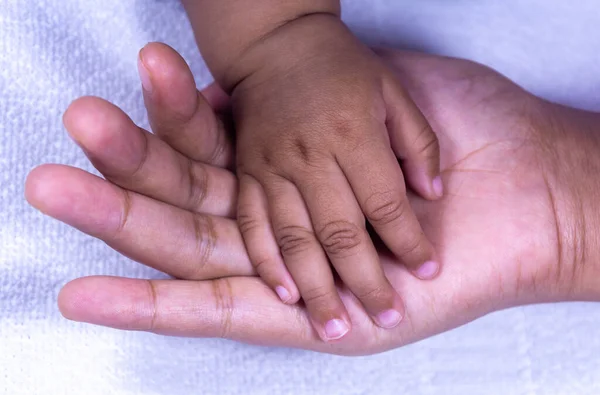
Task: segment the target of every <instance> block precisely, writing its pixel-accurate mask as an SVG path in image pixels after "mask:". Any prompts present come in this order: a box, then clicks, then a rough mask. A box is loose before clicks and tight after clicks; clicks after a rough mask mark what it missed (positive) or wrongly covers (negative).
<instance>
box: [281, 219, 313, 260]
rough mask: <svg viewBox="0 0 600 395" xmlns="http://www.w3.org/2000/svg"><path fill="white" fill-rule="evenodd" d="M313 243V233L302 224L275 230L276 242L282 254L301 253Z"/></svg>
mask: <svg viewBox="0 0 600 395" xmlns="http://www.w3.org/2000/svg"><path fill="white" fill-rule="evenodd" d="M313 243H314V235H313V233H312V232H311V231H310V230H308V229H306V228H304V227H302V226H296V225H290V226H284V227H282V228H280V229H279V230H278V231H277V244H278V245H279V249H280V250H281V253H282V255H283V256H289V255H296V254H300V253H303V252H305V251H307V250H308V249H309V248H310V247H311V245H312V244H313Z"/></svg>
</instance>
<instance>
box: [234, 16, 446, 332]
mask: <svg viewBox="0 0 600 395" xmlns="http://www.w3.org/2000/svg"><path fill="white" fill-rule="evenodd" d="M262 45H264V47H265V48H266V49H265V51H264V65H263V67H261V68H260V69H259V70H258V71H257V72H255V73H253V74H252V75H250V76H249V77H248V78H246V79H244V80H243V81H242V82H241V83H240V84H238V85H237V86H236V87H235V89H234V90H233V94H232V100H233V112H234V119H235V123H236V129H237V171H238V177H239V180H240V196H239V206H238V222H239V226H240V229H241V232H242V234H243V237H244V241H245V243H246V247H247V250H248V253H249V256H250V258H251V260H252V262H253V263H254V265H255V267H256V270H257V272H258V273H259V274H260V276H261V277H262V278H263V279H264V281H265V282H266V283H267V284H268V285H269V286H271V287H272V288H273V289H274V290H275V291H276V292H277V294H278V295H279V297H280V298H281V299H282V300H283V301H284V302H286V303H295V302H296V301H298V299H299V298H300V297H302V299H303V301H304V303H305V304H306V307H307V309H308V312H309V315H310V317H311V320H312V322H313V325H314V327H315V329H316V330H317V332H318V333H319V336H320V337H321V338H322V339H323V340H325V341H332V340H337V339H340V338H341V337H343V336H344V335H345V334H346V333H348V331H349V330H350V327H351V322H350V318H349V317H348V313H347V312H346V309H345V307H344V305H343V304H342V302H341V300H340V298H339V295H338V290H337V289H336V286H335V281H334V275H333V273H332V270H331V268H330V265H329V263H331V265H332V266H333V268H334V269H335V272H336V273H337V274H338V275H339V277H340V278H341V280H342V282H343V283H344V284H345V285H346V286H347V287H348V289H349V290H350V291H351V292H352V293H353V294H354V295H355V296H356V297H357V298H358V299H359V300H360V301H361V302H362V304H363V306H364V308H365V309H366V311H367V312H368V313H369V314H370V316H371V317H372V318H373V320H374V322H375V323H376V324H377V325H379V326H381V327H384V328H393V327H395V326H396V325H397V324H398V323H399V322H400V320H401V319H402V316H403V314H404V307H403V303H402V301H401V300H400V297H399V295H398V294H397V292H396V291H395V290H394V288H393V287H392V286H391V285H390V283H389V282H388V280H387V279H386V277H385V274H384V272H383V270H382V267H381V265H380V263H379V259H378V255H377V253H376V250H375V247H374V245H373V243H372V241H371V238H370V237H369V233H368V232H367V229H366V221H365V218H366V220H368V222H369V223H370V224H371V225H372V227H373V228H374V230H375V231H376V232H377V234H378V235H379V237H380V238H381V239H382V240H383V242H384V243H385V245H386V246H387V247H388V248H389V249H390V250H391V252H392V253H393V254H394V255H395V256H396V257H397V258H398V259H399V260H400V261H401V262H403V263H404V265H406V267H407V268H409V270H411V271H412V272H413V273H415V274H416V275H417V276H418V277H419V278H422V279H429V278H432V277H434V276H435V275H436V274H437V272H438V270H439V263H438V262H436V259H435V256H434V250H433V247H432V245H431V244H430V243H429V241H428V240H427V239H426V237H425V236H424V234H423V231H422V229H421V226H420V224H419V223H418V221H417V218H416V216H415V214H414V213H413V211H412V209H411V207H410V205H409V202H408V200H407V196H406V186H405V181H404V177H403V171H404V174H405V175H406V178H407V182H408V184H409V185H410V186H411V187H412V188H413V189H414V190H415V191H416V192H417V193H418V194H419V195H421V196H422V197H424V198H427V199H437V198H439V197H441V196H442V184H441V179H440V178H439V146H438V141H437V138H436V136H435V134H434V133H433V131H432V129H431V128H430V126H429V124H428V122H427V121H426V120H425V118H424V117H423V115H422V114H421V113H420V111H419V110H418V108H417V107H416V106H415V104H414V103H413V102H412V101H411V99H410V97H409V96H408V95H407V94H406V93H405V91H404V90H403V89H402V87H401V86H400V85H399V83H398V82H397V81H396V79H395V77H394V76H393V74H392V72H391V71H390V70H388V68H387V67H386V66H385V65H384V64H383V63H382V62H381V61H380V60H379V58H378V57H377V56H376V55H375V54H374V53H373V52H371V51H370V50H369V49H368V48H367V47H366V46H364V45H363V44H361V43H360V42H359V41H358V40H357V39H356V38H355V37H354V36H353V35H352V34H351V33H350V32H349V31H348V30H347V28H346V27H345V26H344V25H343V23H342V22H341V21H340V20H339V19H336V18H333V17H329V16H314V17H311V18H306V19H304V20H298V21H296V22H294V24H293V25H290V26H286V27H285V28H284V29H282V31H279V32H277V33H276V34H274V35H272V36H269V37H267V38H265V41H264V42H263V43H262ZM398 159H400V162H401V164H402V169H401V167H400V164H399V162H398ZM296 286H297V287H296Z"/></svg>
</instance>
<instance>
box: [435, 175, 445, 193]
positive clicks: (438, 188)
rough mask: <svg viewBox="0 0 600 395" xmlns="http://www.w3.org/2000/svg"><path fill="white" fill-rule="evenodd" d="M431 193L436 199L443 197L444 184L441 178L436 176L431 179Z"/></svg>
mask: <svg viewBox="0 0 600 395" xmlns="http://www.w3.org/2000/svg"><path fill="white" fill-rule="evenodd" d="M433 192H434V193H435V194H436V195H437V197H442V196H444V184H443V183H442V177H440V176H437V177H436V178H434V179H433Z"/></svg>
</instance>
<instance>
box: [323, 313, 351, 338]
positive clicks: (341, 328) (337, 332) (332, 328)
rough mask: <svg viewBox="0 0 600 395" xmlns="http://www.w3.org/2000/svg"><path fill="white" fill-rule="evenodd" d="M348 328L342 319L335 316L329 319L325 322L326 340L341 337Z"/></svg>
mask: <svg viewBox="0 0 600 395" xmlns="http://www.w3.org/2000/svg"><path fill="white" fill-rule="evenodd" d="M349 330H350V328H348V325H347V324H346V323H345V322H344V321H343V320H339V319H337V318H336V319H333V320H329V321H327V323H326V324H325V336H326V337H327V340H337V339H341V338H342V337H344V335H345V334H346V333H348V331H349Z"/></svg>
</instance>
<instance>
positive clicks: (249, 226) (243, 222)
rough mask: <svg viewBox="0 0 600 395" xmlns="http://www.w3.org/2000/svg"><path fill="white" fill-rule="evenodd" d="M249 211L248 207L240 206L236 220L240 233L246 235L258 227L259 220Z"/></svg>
mask: <svg viewBox="0 0 600 395" xmlns="http://www.w3.org/2000/svg"><path fill="white" fill-rule="evenodd" d="M249 211H250V210H249V208H247V207H245V206H240V208H239V209H238V215H237V222H238V227H239V228H240V232H242V235H247V234H248V233H251V232H253V231H255V230H258V229H259V228H260V221H259V220H258V219H257V218H256V217H255V216H253V215H252V214H250V212H249Z"/></svg>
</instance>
